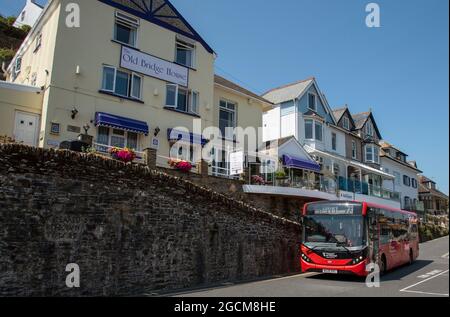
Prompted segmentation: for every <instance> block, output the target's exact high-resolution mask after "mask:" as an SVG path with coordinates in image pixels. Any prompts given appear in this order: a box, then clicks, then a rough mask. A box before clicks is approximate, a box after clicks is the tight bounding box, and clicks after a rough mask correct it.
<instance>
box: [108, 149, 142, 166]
mask: <svg viewBox="0 0 450 317" xmlns="http://www.w3.org/2000/svg"><path fill="white" fill-rule="evenodd" d="M109 154H110V155H111V157H112V158H113V159H115V160H118V161H122V162H124V163H131V162H133V161H134V160H135V159H136V153H135V152H134V151H133V150H131V149H127V148H125V149H120V148H117V147H113V148H112V149H110V150H109Z"/></svg>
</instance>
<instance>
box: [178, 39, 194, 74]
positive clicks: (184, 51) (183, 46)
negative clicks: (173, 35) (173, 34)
mask: <svg viewBox="0 0 450 317" xmlns="http://www.w3.org/2000/svg"><path fill="white" fill-rule="evenodd" d="M175 62H176V63H178V64H181V65H184V66H187V67H190V68H194V67H195V43H193V42H192V41H188V40H181V39H177V42H176V56H175Z"/></svg>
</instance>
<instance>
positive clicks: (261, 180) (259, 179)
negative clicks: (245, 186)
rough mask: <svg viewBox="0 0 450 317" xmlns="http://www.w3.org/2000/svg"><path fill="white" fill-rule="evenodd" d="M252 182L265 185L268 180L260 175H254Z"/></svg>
mask: <svg viewBox="0 0 450 317" xmlns="http://www.w3.org/2000/svg"><path fill="white" fill-rule="evenodd" d="M252 182H253V183H254V184H256V185H265V184H266V181H265V180H264V178H262V177H261V176H258V175H254V176H252Z"/></svg>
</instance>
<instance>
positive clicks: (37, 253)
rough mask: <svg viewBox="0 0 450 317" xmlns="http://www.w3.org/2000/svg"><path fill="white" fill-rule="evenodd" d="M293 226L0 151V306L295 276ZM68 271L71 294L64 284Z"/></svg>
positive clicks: (121, 174) (87, 166)
mask: <svg viewBox="0 0 450 317" xmlns="http://www.w3.org/2000/svg"><path fill="white" fill-rule="evenodd" d="M299 240H300V227H299V225H298V224H297V223H295V222H292V221H289V220H286V219H283V218H280V217H277V216H274V215H272V214H269V213H266V212H264V211H262V210H259V209H256V208H254V207H251V206H249V205H246V204H244V203H242V202H240V201H237V200H235V199H232V198H231V197H228V196H226V195H224V194H219V193H217V192H213V191H211V190H209V189H207V188H206V187H201V186H199V185H198V184H194V183H193V182H191V181H188V180H183V179H180V178H178V177H175V176H173V175H168V174H166V173H162V172H158V171H152V170H150V169H149V168H148V167H144V166H139V165H126V164H123V163H120V162H117V161H113V160H110V159H105V158H102V157H98V156H95V155H92V154H79V153H74V152H69V151H55V150H43V149H36V148H31V147H27V146H23V145H17V144H3V145H2V144H0V296H19V295H20V296H65V295H68V296H92V295H95V296H104V295H139V294H143V293H144V292H146V293H148V292H159V291H167V290H174V289H181V288H188V287H194V286H202V285H210V284H215V283H221V282H229V281H242V280H247V279H254V278H258V277H266V276H272V275H277V274H284V273H292V272H297V271H298V270H299V267H298V263H299V254H298V245H299ZM68 263H77V264H78V265H79V266H80V270H81V287H80V288H79V289H69V288H67V287H66V285H65V279H66V276H67V274H68V273H67V272H65V268H66V265H67V264H68Z"/></svg>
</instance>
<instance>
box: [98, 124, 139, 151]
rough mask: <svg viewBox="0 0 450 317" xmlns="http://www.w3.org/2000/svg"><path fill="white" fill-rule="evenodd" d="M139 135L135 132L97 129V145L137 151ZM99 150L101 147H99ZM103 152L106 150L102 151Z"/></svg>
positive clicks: (106, 128) (104, 128)
mask: <svg viewBox="0 0 450 317" xmlns="http://www.w3.org/2000/svg"><path fill="white" fill-rule="evenodd" d="M138 140H139V135H138V134H137V133H135V132H128V131H124V130H119V129H112V128H108V127H98V129H97V143H98V144H100V145H107V146H113V147H114V146H115V147H119V148H125V147H127V148H129V149H132V150H139V142H138ZM100 149H101V147H100ZM103 150H104V151H105V152H106V151H108V149H106V148H105V149H103Z"/></svg>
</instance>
